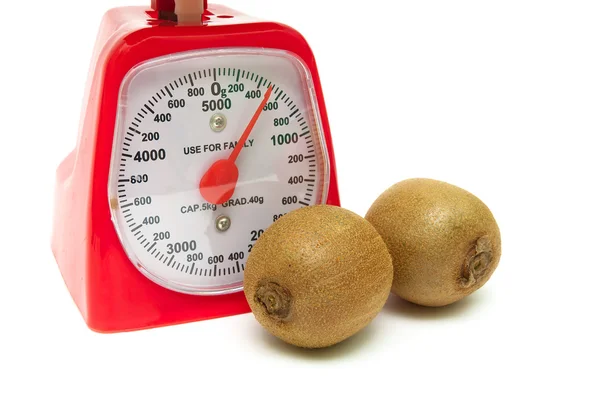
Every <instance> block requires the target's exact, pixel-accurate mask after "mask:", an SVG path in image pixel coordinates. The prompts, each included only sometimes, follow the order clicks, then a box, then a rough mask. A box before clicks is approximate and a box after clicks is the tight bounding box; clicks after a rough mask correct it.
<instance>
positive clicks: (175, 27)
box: [52, 0, 340, 332]
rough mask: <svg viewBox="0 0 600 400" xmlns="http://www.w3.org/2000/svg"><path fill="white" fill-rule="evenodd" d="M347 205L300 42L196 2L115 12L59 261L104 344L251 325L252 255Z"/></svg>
mask: <svg viewBox="0 0 600 400" xmlns="http://www.w3.org/2000/svg"><path fill="white" fill-rule="evenodd" d="M315 204H331V205H338V206H339V204H340V203H339V195H338V188H337V180H336V171H335V161H334V155H333V148H332V143H331V136H330V131H329V124H328V121H327V114H326V110H325V102H324V100H323V93H322V91H321V84H320V82H319V75H318V72H317V66H316V63H315V59H314V56H313V53H312V51H311V49H310V47H309V46H308V44H307V42H306V40H305V39H304V38H303V37H302V36H301V35H300V34H299V33H298V32H296V31H295V30H293V29H291V28H290V27H288V26H286V25H282V24H279V23H275V22H268V21H262V20H259V19H256V18H252V17H249V16H247V15H244V14H241V13H239V12H237V11H234V10H232V9H229V8H227V7H224V6H219V5H210V6H208V7H207V4H206V1H204V2H203V1H202V0H180V1H178V2H177V4H175V2H174V1H173V0H164V1H160V0H155V1H153V2H152V5H151V7H148V8H146V7H122V8H116V9H113V10H110V11H108V12H107V14H106V15H105V17H104V19H103V21H102V25H101V28H100V33H99V36H98V40H97V43H96V47H95V51H94V56H93V60H92V69H91V72H90V75H89V81H88V87H87V90H86V95H85V103H84V107H83V114H82V120H81V127H80V132H79V137H78V140H77V145H76V148H75V150H74V151H73V152H72V153H71V154H69V156H68V157H67V158H66V159H65V160H64V161H63V162H62V163H61V164H60V166H59V168H58V171H57V183H56V193H55V211H54V229H53V237H52V249H53V252H54V255H55V257H56V261H57V263H58V265H59V267H60V271H61V273H62V276H63V278H64V280H65V282H66V284H67V287H68V289H69V291H70V293H71V295H72V297H73V299H74V300H75V303H76V304H77V306H78V308H79V310H80V311H81V313H82V315H83V317H84V319H85V321H86V323H87V324H88V326H89V327H90V328H91V329H93V330H94V331H98V332H119V331H128V330H136V329H144V328H151V327H158V326H164V325H171V324H178V323H184V322H190V321H198V320H203V319H209V318H217V317H223V316H228V315H234V314H240V313H245V312H248V311H249V310H250V309H249V307H248V305H247V303H246V300H245V298H244V294H243V291H242V290H243V274H244V268H245V265H246V260H247V259H248V255H249V253H250V252H251V251H252V247H253V245H254V243H255V242H256V240H258V238H259V237H260V235H261V234H262V233H263V232H264V230H265V229H266V228H268V226H269V225H270V224H272V223H273V222H274V221H276V220H277V219H278V218H281V217H282V216H283V215H285V214H286V213H288V212H290V211H293V210H295V209H298V208H300V207H308V206H311V205H315Z"/></svg>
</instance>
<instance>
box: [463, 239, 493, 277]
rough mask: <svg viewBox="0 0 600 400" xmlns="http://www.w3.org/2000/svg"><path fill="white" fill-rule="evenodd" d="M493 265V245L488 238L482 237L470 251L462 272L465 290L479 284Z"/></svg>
mask: <svg viewBox="0 0 600 400" xmlns="http://www.w3.org/2000/svg"><path fill="white" fill-rule="evenodd" d="M491 263H492V245H491V243H490V239H489V238H488V237H487V236H482V237H480V238H479V239H477V241H476V242H475V244H474V245H473V246H472V247H471V249H470V250H469V252H468V254H467V257H466V260H465V264H464V265H463V268H462V271H461V279H460V283H461V286H462V287H463V288H465V289H466V288H469V287H471V286H473V285H475V284H476V283H477V281H479V280H480V279H481V277H483V276H485V275H486V273H487V269H488V266H489V265H490V264H491Z"/></svg>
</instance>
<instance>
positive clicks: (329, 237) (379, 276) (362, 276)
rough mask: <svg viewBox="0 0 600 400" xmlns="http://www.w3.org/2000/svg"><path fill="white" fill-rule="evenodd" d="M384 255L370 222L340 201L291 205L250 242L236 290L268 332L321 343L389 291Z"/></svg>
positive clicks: (364, 319)
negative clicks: (337, 204) (336, 203)
mask: <svg viewBox="0 0 600 400" xmlns="http://www.w3.org/2000/svg"><path fill="white" fill-rule="evenodd" d="M392 277H393V267H392V258H391V256H390V254H389V252H388V249H387V247H386V245H385V243H384V241H383V239H382V238H381V236H379V234H378V233H377V231H376V230H375V228H373V226H372V225H371V224H369V223H368V222H367V221H366V220H365V219H364V218H362V217H361V216H359V215H357V214H355V213H353V212H351V211H348V210H345V209H343V208H340V207H335V206H328V205H319V206H311V207H304V208H301V209H298V210H295V211H292V212H290V213H288V214H286V215H284V216H283V217H281V218H280V219H279V220H277V221H276V222H275V223H273V224H272V225H271V226H270V227H269V228H268V229H267V230H265V232H264V233H263V234H262V235H261V237H260V238H259V239H258V241H257V242H256V244H255V246H254V247H253V248H252V251H251V253H250V255H249V257H248V262H247V265H246V269H245V272H244V293H245V295H246V299H247V300H248V303H249V304H250V308H251V309H252V312H253V313H254V316H255V317H256V319H257V320H258V322H260V324H261V325H263V327H264V328H266V329H267V330H268V331H269V332H270V333H272V334H273V335H275V336H277V337H278V338H280V339H282V340H283V341H285V342H287V343H290V344H293V345H295V346H299V347H305V348H321V347H327V346H331V345H334V344H336V343H339V342H341V341H343V340H344V339H347V338H348V337H350V336H352V335H354V334H355V333H357V332H358V331H360V330H361V329H362V328H364V327H365V326H367V325H368V324H369V322H371V320H372V319H373V318H375V316H376V315H377V314H378V313H379V311H380V310H381V308H382V307H383V305H384V304H385V302H386V300H387V297H388V295H389V293H390V289H391V285H392Z"/></svg>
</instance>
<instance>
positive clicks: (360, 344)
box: [261, 321, 379, 360]
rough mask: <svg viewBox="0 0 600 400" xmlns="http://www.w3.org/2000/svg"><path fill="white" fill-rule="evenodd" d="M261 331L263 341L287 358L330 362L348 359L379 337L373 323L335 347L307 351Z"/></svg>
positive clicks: (263, 330)
mask: <svg viewBox="0 0 600 400" xmlns="http://www.w3.org/2000/svg"><path fill="white" fill-rule="evenodd" d="M261 331H262V335H261V336H262V340H263V341H264V343H265V345H266V347H268V348H269V349H272V350H274V351H276V352H278V353H281V354H284V355H286V356H290V357H295V358H306V359H312V360H330V359H335V358H339V357H347V356H349V355H351V354H352V353H355V352H356V351H358V350H359V349H360V348H364V347H365V346H366V345H368V343H369V342H374V341H375V340H376V339H375V337H376V336H377V335H379V332H378V327H377V325H375V324H374V321H373V322H371V323H370V324H369V325H367V326H366V327H365V328H363V329H362V330H360V331H359V332H358V333H356V334H354V335H353V336H351V337H349V338H348V339H346V340H344V341H342V342H340V343H337V344H335V345H333V346H329V347H324V348H320V349H307V348H303V347H296V346H294V345H291V344H289V343H287V342H284V341H283V340H281V339H279V338H277V337H275V336H273V335H271V334H270V333H269V332H267V331H266V330H265V329H261Z"/></svg>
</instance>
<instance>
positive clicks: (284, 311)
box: [254, 282, 292, 321]
mask: <svg viewBox="0 0 600 400" xmlns="http://www.w3.org/2000/svg"><path fill="white" fill-rule="evenodd" d="M254 300H255V301H256V302H257V303H259V304H260V305H262V307H263V308H264V310H265V312H266V313H267V314H268V315H269V316H270V317H272V318H273V319H275V320H278V321H284V320H285V319H286V318H287V317H288V316H289V314H290V309H291V302H292V296H291V294H290V292H289V291H288V290H287V289H286V288H284V287H283V286H280V285H279V284H277V283H275V282H264V283H260V284H259V285H258V287H257V289H256V292H255V295H254Z"/></svg>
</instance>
